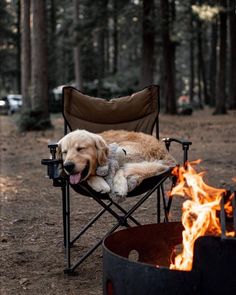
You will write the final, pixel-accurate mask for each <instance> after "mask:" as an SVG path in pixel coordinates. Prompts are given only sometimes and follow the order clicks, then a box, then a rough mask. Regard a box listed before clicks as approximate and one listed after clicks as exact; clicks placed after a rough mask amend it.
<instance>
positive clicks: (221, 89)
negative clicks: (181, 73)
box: [214, 0, 227, 115]
mask: <svg viewBox="0 0 236 295" xmlns="http://www.w3.org/2000/svg"><path fill="white" fill-rule="evenodd" d="M220 5H221V6H222V7H223V8H225V9H226V0H221V1H220ZM226 42H227V17H226V12H225V11H221V12H220V48H219V57H218V60H219V61H218V64H219V66H218V73H217V91H216V108H215V111H214V115H217V114H226V113H227V111H226Z"/></svg>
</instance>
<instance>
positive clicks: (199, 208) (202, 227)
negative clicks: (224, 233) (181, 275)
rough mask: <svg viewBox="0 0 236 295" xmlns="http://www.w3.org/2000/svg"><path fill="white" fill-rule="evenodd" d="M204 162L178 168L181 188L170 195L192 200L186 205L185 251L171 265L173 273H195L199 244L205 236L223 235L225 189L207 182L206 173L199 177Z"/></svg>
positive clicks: (191, 163)
mask: <svg viewBox="0 0 236 295" xmlns="http://www.w3.org/2000/svg"><path fill="white" fill-rule="evenodd" d="M200 162H201V160H196V161H194V162H188V163H186V167H176V168H175V169H174V171H173V174H174V175H175V176H176V178H177V185H176V186H175V187H174V188H173V189H172V190H171V192H170V195H171V196H173V195H181V196H184V197H188V200H186V201H185V202H184V203H183V208H182V211H183V214H182V224H183V226H184V231H183V233H182V238H183V250H182V253H180V254H179V255H177V256H176V257H175V259H174V262H173V263H172V264H171V265H170V268H171V269H179V270H191V269H192V261H193V248H194V242H195V240H196V239H197V238H198V237H200V236H203V235H219V234H220V233H221V227H220V221H219V217H218V216H217V211H219V210H220V202H221V198H222V196H224V195H225V194H226V190H225V189H217V188H214V187H211V186H209V185H207V184H206V183H205V182H204V181H203V176H204V174H205V172H200V173H198V172H197V171H196V170H195V169H194V166H195V165H197V164H199V163H200ZM225 210H226V213H227V214H230V212H232V205H231V202H230V198H229V200H228V202H227V203H226V204H225Z"/></svg>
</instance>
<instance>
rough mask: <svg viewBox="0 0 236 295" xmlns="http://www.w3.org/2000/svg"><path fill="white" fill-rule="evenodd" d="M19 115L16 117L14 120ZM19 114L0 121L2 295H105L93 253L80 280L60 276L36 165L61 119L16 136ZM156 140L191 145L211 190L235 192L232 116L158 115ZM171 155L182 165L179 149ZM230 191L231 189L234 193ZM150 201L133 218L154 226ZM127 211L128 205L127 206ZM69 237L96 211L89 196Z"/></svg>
mask: <svg viewBox="0 0 236 295" xmlns="http://www.w3.org/2000/svg"><path fill="white" fill-rule="evenodd" d="M16 116H17V115H16ZM16 116H13V117H10V116H1V117H0V121H1V122H0V123H1V146H0V151H1V163H0V164H1V166H0V168H1V170H0V189H1V217H0V224H1V240H0V246H1V270H0V274H1V282H0V283H1V294H3V295H5V294H7V295H8V294H14V295H15V294H81V295H87V294H102V255H101V249H98V250H97V251H96V252H95V253H94V254H93V255H92V256H91V257H90V258H89V259H88V260H87V261H85V262H84V263H83V264H82V265H81V266H80V267H79V269H78V276H75V277H68V276H66V275H64V274H63V268H64V267H65V261H64V250H63V244H62V239H63V235H62V218H61V217H62V215H61V213H62V209H61V193H60V189H59V188H55V187H53V186H52V183H51V181H50V180H49V179H47V178H46V177H45V175H46V168H45V167H44V166H42V165H41V164H40V162H41V159H42V158H47V157H48V149H47V143H48V142H49V141H52V140H58V139H59V138H60V137H62V135H63V121H62V119H61V118H60V116H59V115H53V117H52V120H53V124H54V126H55V128H54V130H50V131H46V132H29V133H24V134H22V133H19V132H18V131H17V128H16V125H15V119H16ZM160 130H161V137H163V136H175V137H182V138H187V139H190V140H191V141H192V142H193V145H192V147H191V152H190V160H195V159H199V158H201V159H202V160H203V162H202V164H201V165H200V167H199V168H200V169H203V170H206V171H207V174H206V176H205V180H206V182H207V183H208V184H210V185H214V186H216V187H226V188H230V187H231V188H233V186H234V184H233V181H232V178H233V177H234V176H236V113H235V112H229V114H228V115H224V116H212V115H211V110H209V109H206V110H203V111H196V112H195V113H194V114H193V115H192V116H190V117H182V116H166V115H161V116H160ZM172 152H173V154H174V155H175V156H176V158H178V159H180V157H179V155H181V156H182V152H181V147H178V148H177V146H176V145H175V146H174V148H173V150H172ZM234 188H235V187H234ZM154 201H155V200H154V197H152V198H151V199H150V200H148V201H147V202H146V203H144V205H143V206H142V208H140V210H139V212H138V213H137V215H139V216H140V217H142V218H143V219H144V220H145V222H147V223H151V222H154V221H155V206H153V202H154ZM182 201H183V200H180V199H178V198H175V199H174V201H173V206H172V211H171V220H180V216H181V204H182ZM126 202H127V204H126V206H129V202H132V201H130V200H128V201H126ZM71 207H72V213H71V218H72V231H73V232H75V230H76V228H79V227H82V226H83V224H85V223H86V221H87V220H88V218H89V216H90V215H91V214H92V213H95V212H96V210H97V206H95V205H94V203H93V202H91V200H90V199H89V198H86V197H83V196H80V195H78V194H77V195H76V194H74V193H73V194H72V198H71ZM109 223H112V219H111V218H110V216H105V218H104V220H103V221H102V222H100V223H99V224H98V225H97V226H94V227H93V228H92V230H91V231H90V235H86V237H85V238H84V240H83V241H82V242H81V243H80V244H78V245H77V246H76V247H75V249H74V252H75V253H74V255H73V258H76V257H78V255H79V253H80V252H82V251H83V250H84V249H85V248H86V246H87V245H89V244H91V242H92V239H96V238H97V237H98V236H99V234H101V233H102V232H104V230H105V228H106V225H107V224H109Z"/></svg>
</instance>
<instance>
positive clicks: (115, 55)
mask: <svg viewBox="0 0 236 295" xmlns="http://www.w3.org/2000/svg"><path fill="white" fill-rule="evenodd" d="M113 22H114V27H113V48H114V50H113V74H116V73H117V71H118V3H117V0H113Z"/></svg>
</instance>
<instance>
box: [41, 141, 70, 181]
mask: <svg viewBox="0 0 236 295" xmlns="http://www.w3.org/2000/svg"><path fill="white" fill-rule="evenodd" d="M57 147H58V144H57V143H49V144H48V148H49V150H50V158H49V159H42V160H41V164H42V165H46V166H47V175H48V177H49V178H50V179H52V180H53V185H54V186H59V187H63V186H64V185H65V179H64V178H63V177H62V176H61V173H60V166H61V165H62V160H59V159H56V152H57Z"/></svg>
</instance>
